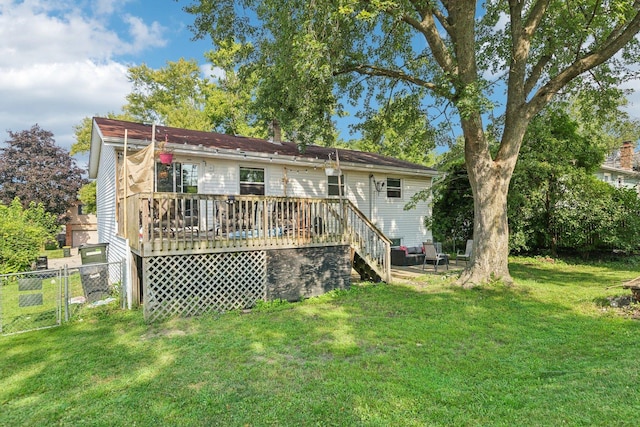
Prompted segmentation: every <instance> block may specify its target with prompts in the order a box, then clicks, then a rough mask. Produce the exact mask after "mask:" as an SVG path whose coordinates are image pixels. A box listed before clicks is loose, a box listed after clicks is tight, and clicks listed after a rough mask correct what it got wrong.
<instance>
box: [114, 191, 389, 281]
mask: <svg viewBox="0 0 640 427" xmlns="http://www.w3.org/2000/svg"><path fill="white" fill-rule="evenodd" d="M118 225H119V230H118V232H119V234H120V235H121V236H123V237H126V238H127V239H128V240H129V245H130V247H131V250H132V251H133V252H134V253H135V254H137V255H139V256H141V257H150V256H162V255H187V254H205V253H219V252H238V251H255V250H266V249H280V248H282V249H286V248H300V247H314V246H337V245H345V244H347V245H350V246H351V247H352V249H353V250H354V252H355V254H356V259H357V260H358V266H357V268H358V269H360V270H362V268H365V269H370V273H371V274H373V275H377V276H378V277H379V278H380V279H381V280H385V281H389V280H390V277H391V270H390V267H391V263H390V258H391V256H390V252H391V249H390V248H391V246H390V245H391V242H390V241H389V239H388V238H387V237H385V236H384V234H383V233H382V232H380V230H378V229H377V228H376V227H375V226H374V225H373V224H372V223H371V222H370V221H369V220H368V219H367V218H366V217H365V216H364V215H363V214H362V213H361V212H360V211H358V209H357V208H355V206H353V205H352V204H351V203H350V202H349V201H347V200H339V199H336V198H326V199H324V198H291V197H269V196H233V195H212V194H189V193H138V194H134V195H131V196H129V197H128V198H127V199H126V202H125V200H123V199H120V200H119V209H118ZM354 266H355V264H354ZM363 266H364V267H363ZM365 274H366V272H365Z"/></svg>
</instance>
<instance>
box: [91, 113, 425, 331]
mask: <svg viewBox="0 0 640 427" xmlns="http://www.w3.org/2000/svg"><path fill="white" fill-rule="evenodd" d="M154 129H155V135H154V134H153V133H154ZM125 135H126V138H125ZM125 140H126V147H127V148H126V153H127V154H126V158H127V162H125V161H124V158H125ZM152 140H153V141H154V142H152ZM159 142H166V145H167V147H168V148H170V149H171V151H172V153H173V160H172V163H170V164H166V165H165V164H161V163H160V162H159V161H158V160H157V159H156V158H155V157H154V154H157V153H153V152H151V151H150V148H147V147H150V146H155V147H156V148H157V147H159V145H160V144H159ZM162 145H164V144H162ZM156 151H157V150H156ZM149 153H151V157H149ZM124 164H126V165H127V166H126V168H127V172H126V175H127V176H128V178H129V179H128V184H129V186H127V185H125V184H123V183H122V182H119V178H120V177H121V176H122V175H123V172H121V170H123V168H124V166H123V165H124ZM338 164H339V170H340V171H341V172H342V173H341V174H338V173H337V170H338ZM330 169H333V170H334V171H333V172H332V171H331V170H330ZM436 175H437V172H436V171H435V170H434V169H431V168H428V167H425V166H421V165H417V164H412V163H409V162H406V161H402V160H397V159H393V158H389V157H385V156H381V155H378V154H373V153H365V152H359V151H353V150H345V149H335V148H327V147H319V146H308V147H306V149H305V150H303V151H301V150H299V149H298V147H297V145H296V144H294V143H291V142H285V141H279V140H278V138H277V137H276V138H274V140H273V141H266V140H261V139H255V138H246V137H240V136H231V135H223V134H217V133H211V132H200V131H193V130H185V129H177V128H170V127H163V126H157V127H156V126H152V125H146V124H140V123H131V122H125V121H119V120H112V119H106V118H94V120H93V130H92V140H91V152H90V160H89V177H90V178H95V179H96V182H97V210H98V234H99V240H100V242H102V243H105V242H106V243H109V257H110V260H120V259H123V258H124V259H127V260H129V259H130V260H131V265H132V268H133V269H134V270H137V272H138V273H137V276H136V277H137V282H138V283H137V284H136V283H133V284H132V285H129V293H130V295H129V299H130V303H131V302H133V303H134V304H135V303H138V302H144V304H145V315H146V316H147V317H150V318H153V317H154V316H155V314H154V313H155V312H162V310H165V308H163V304H166V305H167V306H168V305H171V304H173V306H174V307H175V306H176V305H177V306H179V310H178V311H179V312H180V314H195V313H199V312H202V311H206V310H207V308H203V306H202V305H201V303H193V304H194V305H195V306H197V307H191V306H190V305H189V304H191V303H188V302H185V301H186V300H189V301H192V300H199V301H200V300H216V301H217V298H218V297H219V296H218V294H217V293H216V292H217V291H212V290H211V289H213V288H221V287H227V288H229V289H230V291H229V292H231V293H235V292H236V290H235V289H232V288H234V287H235V286H236V285H238V284H240V285H241V286H246V287H247V288H250V289H251V290H250V291H249V292H254V293H255V295H252V296H247V295H244V296H239V297H237V300H238V301H237V303H238V304H245V305H250V304H252V303H254V302H255V300H256V299H262V298H266V299H276V298H283V299H290V300H293V299H299V298H304V297H308V296H312V295H317V294H319V293H322V292H325V291H327V290H329V289H332V288H335V287H346V286H348V284H349V280H350V279H349V276H350V272H351V265H352V264H353V266H354V268H356V270H357V271H358V272H359V273H360V274H361V275H362V276H363V277H369V278H371V279H382V280H388V279H389V275H390V255H389V254H390V249H389V248H390V246H392V245H409V246H413V245H419V244H422V242H423V241H425V240H428V239H431V238H432V236H431V230H428V229H426V228H425V226H424V218H425V216H430V214H431V203H430V201H423V202H419V203H418V206H417V208H415V209H413V210H409V211H405V210H404V206H405V205H406V203H407V202H408V201H409V200H410V198H411V197H412V196H413V195H414V194H416V193H417V192H419V191H422V190H425V189H427V190H428V189H429V188H430V187H431V182H432V179H433V177H435V176H436ZM125 196H127V197H126V199H127V203H125V202H124V200H125ZM251 257H253V258H251ZM176 270H178V273H176ZM256 272H257V273H256ZM214 276H215V277H214ZM284 276H287V277H284ZM134 281H135V280H134ZM167 281H171V282H172V286H177V287H179V288H180V289H183V288H188V287H190V286H192V285H193V283H194V282H195V283H196V285H195V286H196V287H199V290H198V291H193V289H191V290H189V291H184V292H183V291H182V290H181V291H176V290H175V288H171V289H169V288H168V287H167V286H164V287H162V286H160V285H158V283H161V282H167ZM201 282H202V283H201ZM254 282H255V283H258V285H257V288H256V289H254V288H253V286H254ZM242 283H244V284H242ZM176 292H177V293H178V294H179V295H177V296H176ZM229 292H227V293H229ZM256 295H257V296H256ZM176 300H179V301H178V302H176ZM149 306H152V307H149ZM153 310H155V312H154V311H153ZM161 314H167V313H161ZM159 316H160V314H159V315H158V317H159Z"/></svg>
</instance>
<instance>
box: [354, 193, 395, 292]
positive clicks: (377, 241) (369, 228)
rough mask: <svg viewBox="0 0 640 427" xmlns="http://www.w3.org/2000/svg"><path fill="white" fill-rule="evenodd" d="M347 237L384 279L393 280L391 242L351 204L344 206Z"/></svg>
mask: <svg viewBox="0 0 640 427" xmlns="http://www.w3.org/2000/svg"><path fill="white" fill-rule="evenodd" d="M343 218H345V228H346V230H347V233H346V236H347V238H348V242H349V244H350V245H351V247H352V248H354V249H355V250H356V252H358V254H359V255H360V257H361V258H363V259H364V260H365V261H366V262H367V264H369V266H370V267H371V268H373V269H374V270H375V271H376V273H378V275H379V276H380V277H381V278H382V280H384V281H386V282H389V281H390V280H391V241H390V240H389V239H388V238H387V237H386V236H385V235H384V234H383V233H382V232H381V231H380V230H378V228H377V227H376V226H375V225H374V224H373V223H371V221H369V219H368V218H367V217H366V216H365V215H364V214H363V213H362V212H360V211H359V210H358V209H357V208H356V207H355V206H353V205H352V204H351V203H345V204H344V212H343Z"/></svg>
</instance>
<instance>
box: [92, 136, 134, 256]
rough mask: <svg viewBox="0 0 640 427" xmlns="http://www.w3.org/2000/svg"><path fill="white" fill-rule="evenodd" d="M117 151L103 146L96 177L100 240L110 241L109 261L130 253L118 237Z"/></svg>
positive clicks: (103, 241)
mask: <svg viewBox="0 0 640 427" xmlns="http://www.w3.org/2000/svg"><path fill="white" fill-rule="evenodd" d="M115 170H116V152H115V149H114V148H113V147H110V146H103V147H102V151H101V154H100V168H99V170H98V175H97V177H96V187H97V188H96V192H97V194H98V195H99V197H97V198H96V210H97V216H98V240H99V242H100V243H108V244H109V249H108V254H109V262H117V261H121V260H122V259H124V258H125V257H126V256H127V254H128V248H127V245H126V241H125V240H124V239H122V238H121V237H118V235H117V232H118V226H117V224H116V173H115Z"/></svg>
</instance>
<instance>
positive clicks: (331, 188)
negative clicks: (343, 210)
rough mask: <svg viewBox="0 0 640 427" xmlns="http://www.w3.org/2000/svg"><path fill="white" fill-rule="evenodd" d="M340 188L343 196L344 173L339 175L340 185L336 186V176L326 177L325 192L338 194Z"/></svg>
mask: <svg viewBox="0 0 640 427" xmlns="http://www.w3.org/2000/svg"><path fill="white" fill-rule="evenodd" d="M340 190H342V195H343V196H344V175H340V186H338V176H337V175H336V176H333V175H332V176H328V177H327V194H328V195H329V196H339V195H340Z"/></svg>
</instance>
